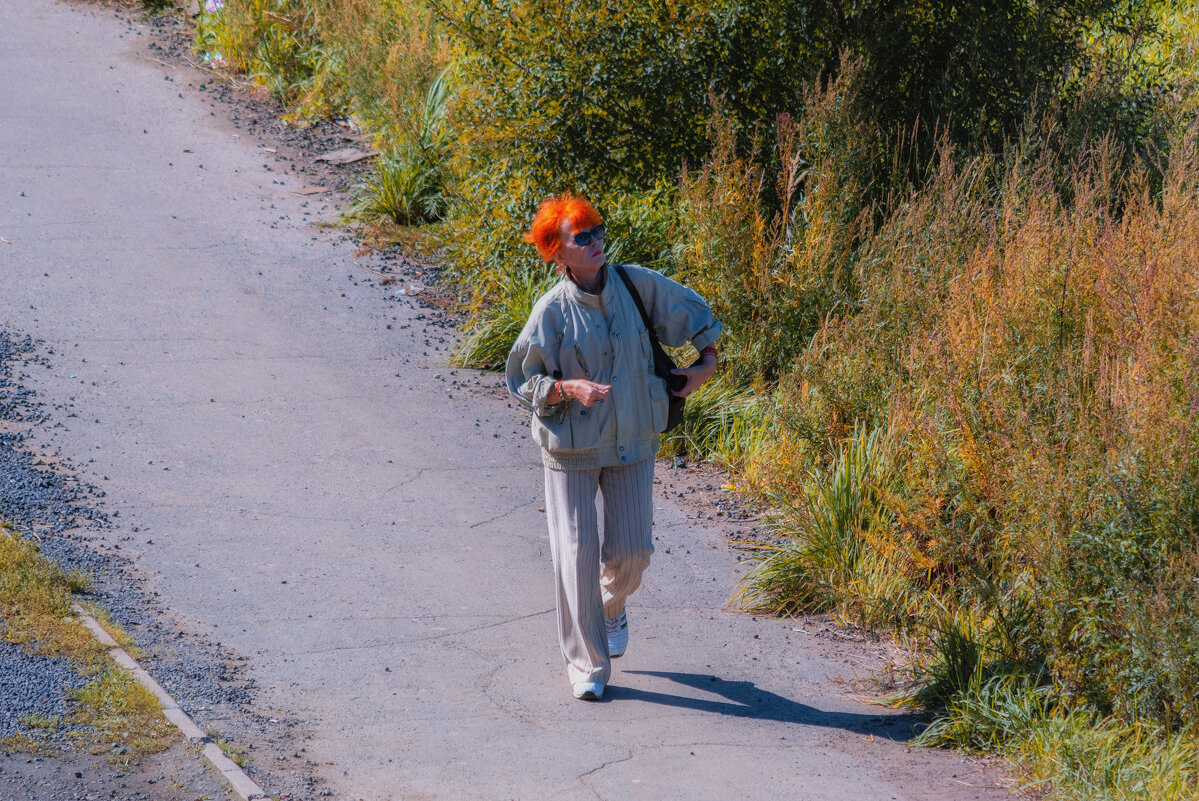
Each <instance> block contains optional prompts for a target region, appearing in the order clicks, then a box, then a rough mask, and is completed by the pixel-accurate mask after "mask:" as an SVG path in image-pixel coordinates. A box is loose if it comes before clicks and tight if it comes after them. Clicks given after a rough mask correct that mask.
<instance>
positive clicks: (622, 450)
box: [617, 445, 624, 453]
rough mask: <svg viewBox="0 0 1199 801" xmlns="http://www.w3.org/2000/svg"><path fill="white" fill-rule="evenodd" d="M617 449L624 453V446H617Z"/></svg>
mask: <svg viewBox="0 0 1199 801" xmlns="http://www.w3.org/2000/svg"><path fill="white" fill-rule="evenodd" d="M617 450H618V451H620V452H621V453H624V446H623V445H621V446H620V447H619V448H617Z"/></svg>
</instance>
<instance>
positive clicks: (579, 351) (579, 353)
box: [575, 342, 591, 381]
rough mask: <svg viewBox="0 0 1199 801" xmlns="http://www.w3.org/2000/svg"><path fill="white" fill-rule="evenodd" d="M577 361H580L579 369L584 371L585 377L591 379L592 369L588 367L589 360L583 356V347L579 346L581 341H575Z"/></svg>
mask: <svg viewBox="0 0 1199 801" xmlns="http://www.w3.org/2000/svg"><path fill="white" fill-rule="evenodd" d="M575 361H577V362H578V363H579V370H581V371H582V373H583V378H586V379H587V380H588V381H590V380H591V371H590V370H588V369H587V360H586V359H585V358H583V349H582V348H581V347H579V343H577V342H576V343H575Z"/></svg>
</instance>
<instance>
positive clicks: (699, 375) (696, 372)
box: [670, 353, 716, 398]
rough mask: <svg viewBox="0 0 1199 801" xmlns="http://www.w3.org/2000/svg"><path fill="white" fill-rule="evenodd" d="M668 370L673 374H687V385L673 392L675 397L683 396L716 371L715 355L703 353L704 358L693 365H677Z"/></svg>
mask: <svg viewBox="0 0 1199 801" xmlns="http://www.w3.org/2000/svg"><path fill="white" fill-rule="evenodd" d="M670 372H672V373H674V374H675V375H685V376H687V385H686V386H685V387H683V388H682V389H680V390H679V391H678V392H675V393H673V394H674V395H675V397H678V398H685V397H687V396H688V395H690V394H691V393H692V392H695V390H697V389H699V388H700V386H701V385H702V384H703V383H704V382H705V381H707V380H708V379H709V378H711V377H712V374H713V373H715V372H716V357H715V356H713V355H712V354H710V353H709V354H705V355H704V360H703V361H702V362H700V363H699V364H697V365H696V366H694V367H679V368H676V369H674V370H671V371H670Z"/></svg>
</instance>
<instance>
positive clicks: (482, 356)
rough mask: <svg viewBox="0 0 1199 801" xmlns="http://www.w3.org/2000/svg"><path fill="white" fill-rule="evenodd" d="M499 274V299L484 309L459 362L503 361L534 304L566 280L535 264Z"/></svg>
mask: <svg viewBox="0 0 1199 801" xmlns="http://www.w3.org/2000/svg"><path fill="white" fill-rule="evenodd" d="M522 267H523V268H522V269H520V270H514V271H512V272H509V273H505V274H503V275H501V276H498V279H497V281H498V285H497V286H494V287H492V289H493V291H494V293H495V294H494V297H495V298H496V299H497V302H496V303H495V304H494V305H491V306H488V307H486V308H484V309H481V310H480V313H479V315H478V316H477V317H476V318H475V320H474V321H473V323H472V326H473V327H472V328H471V330H470V331H469V333H468V334H467V337H466V340H465V341H464V342H463V343H462V347H461V349H460V350H459V351H458V353H457V355H456V356H455V362H456V363H457V364H464V365H470V366H474V367H494V366H498V365H501V364H503V363H504V362H505V361H506V360H507V358H508V351H509V350H510V349H511V347H512V343H513V342H515V341H516V337H517V335H518V334H520V330H521V329H522V328H524V326H525V322H526V321H527V320H528V319H529V314H530V313H531V312H532V311H533V304H534V303H536V302H537V299H538V298H540V297H541V296H542V295H544V294H545V293H546V292H547V291H549V289H550V288H551V287H553V286H554V285H555V284H557V283H558V281H560V280H562V279H561V278H560V277H559V276H558V275H557V274H556V273H554V272H553V271H552V270H550V269H549V268H547V267H545V266H543V265H540V264H537V263H533V264H527V263H526V264H525V265H522Z"/></svg>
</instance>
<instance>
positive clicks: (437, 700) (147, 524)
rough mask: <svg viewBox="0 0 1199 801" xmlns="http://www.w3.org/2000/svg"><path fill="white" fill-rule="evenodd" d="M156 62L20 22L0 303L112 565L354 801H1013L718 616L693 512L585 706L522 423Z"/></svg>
mask: <svg viewBox="0 0 1199 801" xmlns="http://www.w3.org/2000/svg"><path fill="white" fill-rule="evenodd" d="M148 38H149V34H148V33H146V34H144V35H143V34H142V33H141V32H139V31H138V30H130V29H129V28H128V27H127V26H126V25H125V24H124V23H123V22H121V21H120V19H119V18H117V17H114V14H113V12H112V11H107V10H103V9H88V8H80V7H74V6H68V5H63V4H59V3H55V2H53V1H52V0H0V75H4V76H5V81H4V82H5V85H6V87H7V90H8V91H6V92H5V98H4V102H3V104H2V105H0V170H2V173H0V175H2V176H3V177H2V179H0V238H3V239H5V240H8V242H4V243H0V297H3V299H4V310H5V314H6V315H7V317H8V322H9V323H10V324H11V325H12V326H13V327H14V328H16V329H19V330H22V331H25V332H28V333H30V334H32V335H33V336H34V337H38V338H41V339H43V340H45V341H46V343H47V346H48V347H51V348H53V350H54V351H55V354H54V355H53V356H52V357H51V359H50V361H51V369H48V370H44V371H41V372H38V373H34V374H33V375H32V376H31V378H30V380H31V382H32V384H33V386H34V387H35V389H36V390H37V391H38V392H39V393H40V395H41V396H42V398H43V399H44V400H46V401H48V402H50V403H67V402H73V403H74V408H75V409H76V411H77V413H78V415H79V416H78V418H72V419H69V420H66V421H65V422H66V423H67V425H66V427H65V428H64V429H58V430H56V431H54V432H53V433H52V434H50V433H47V434H46V436H45V439H44V446H45V447H46V448H47V449H52V450H61V451H62V452H63V454H64V455H65V456H66V457H68V458H69V459H71V460H72V461H73V463H74V464H76V465H77V466H79V468H80V469H81V471H82V473H83V474H84V475H83V477H84V478H85V479H86V480H90V481H93V482H94V483H96V484H97V485H99V486H101V487H103V488H104V489H105V491H106V492H107V499H106V500H107V502H108V504H109V508H110V510H111V511H112V513H114V514H116V513H119V515H117V516H116V517H114V522H115V523H116V525H114V526H113V527H112V528H111V529H110V530H107V531H105V532H104V534H103V536H104V537H105V538H108V539H109V540H110V544H117V543H119V544H120V546H121V548H122V553H124V554H126V555H129V556H131V557H132V558H133V559H134V564H135V565H136V566H137V567H138V568H139V569H140V570H142V571H143V572H144V573H145V574H146V575H147V576H148V577H149V586H150V587H151V588H152V589H153V590H154V591H156V592H158V593H159V598H160V599H161V600H162V601H163V602H164V604H165V605H166V607H167V608H169V609H170V610H171V612H172V614H173V615H175V616H176V618H177V620H178V621H180V622H182V623H183V624H184V625H186V626H188V627H190V628H191V629H192V630H194V631H197V632H201V633H204V634H206V635H208V636H210V637H213V638H215V639H218V640H219V641H220V642H221V644H222V646H223V647H225V648H229V649H232V650H233V651H234V652H235V653H238V654H240V655H242V656H244V657H246V658H247V660H248V661H247V663H246V664H247V670H248V671H249V674H250V676H251V677H252V678H253V679H254V680H255V681H256V684H257V686H258V693H257V696H256V700H257V704H258V706H259V708H260V710H261V711H262V712H263V714H278V716H279V718H280V719H286V718H296V719H300V720H303V721H305V722H306V724H307V727H308V729H309V730H310V732H311V737H310V739H309V740H308V741H307V742H306V743H305V744H304V747H305V748H306V749H307V750H306V752H305V754H306V757H307V760H308V761H309V762H310V763H311V764H312V765H313V766H315V769H316V770H317V771H318V772H319V773H320V774H321V776H322V778H323V779H324V780H325V781H326V782H327V784H326V785H325V786H326V787H327V788H329V789H330V790H331V791H332V793H333V795H334V797H337V798H353V799H357V798H366V799H401V798H405V799H417V798H420V799H432V798H438V799H465V798H471V799H544V798H554V799H564V800H565V799H594V798H611V799H615V798H622V799H655V800H661V799H688V801H700V800H701V799H714V800H722V799H730V798H741V799H759V798H760V799H779V798H788V799H800V798H811V799H862V798H869V799H973V798H984V799H998V798H1003V797H1005V795H1006V794H1005V792H1004V791H1002V790H1001V789H998V788H996V787H995V779H996V777H995V776H994V775H991V774H989V773H986V772H984V771H983V770H981V769H980V768H979V767H978V765H977V764H975V763H968V762H964V761H963V760H962V758H960V757H959V756H957V755H955V754H951V753H945V752H930V751H922V750H911V749H908V748H907V747H906V746H905V745H904V743H903V741H904V739H905V738H906V737H907V736H908V735H909V734H910V732H911V727H912V725H913V719H912V718H910V717H907V716H904V715H899V714H895V713H894V712H891V711H889V710H884V709H880V708H878V707H871V706H866V705H863V704H860V703H857V702H855V701H853V700H850V699H849V698H847V697H845V695H844V694H843V692H842V690H841V689H840V688H839V687H838V686H837V685H835V684H833V683H832V682H831V681H830V680H831V679H832V678H833V677H836V676H838V675H841V674H848V673H850V672H852V670H853V669H854V668H855V667H860V666H863V665H866V664H867V663H869V661H870V660H871V659H872V658H873V652H872V651H871V650H870V649H868V648H865V647H863V646H860V645H856V644H851V643H841V642H836V641H827V642H826V641H825V640H824V639H820V638H816V637H814V636H812V635H811V634H809V633H805V632H800V631H797V630H796V628H797V627H796V626H794V624H791V623H788V622H784V621H777V620H764V619H753V618H751V617H749V616H745V615H736V614H730V613H727V612H724V611H722V608H723V606H724V603H725V601H726V600H727V598H728V595H729V592H730V589H731V586H732V584H733V582H734V581H735V579H736V575H737V573H736V562H735V559H734V557H733V556H732V555H730V554H729V553H728V552H727V549H725V548H724V547H723V546H722V544H721V543H722V542H723V538H722V535H721V531H720V529H719V528H718V527H716V526H713V525H698V524H697V523H696V521H694V520H693V519H689V517H688V513H687V512H686V511H684V510H683V509H682V508H680V507H678V506H676V505H674V503H673V502H672V501H671V500H670V499H669V498H667V496H666V493H665V490H663V492H662V497H661V498H660V500H659V503H658V506H657V510H658V511H657V521H658V525H657V545H658V554H657V555H656V557H655V560H654V565H653V566H652V567H651V569H650V571H649V573H648V574H647V578H646V584H645V587H644V589H643V590H642V592H640V593H639V594H638V596H637V597H636V598H635V604H633V605H632V606H631V607H630V620H631V625H632V639H631V642H630V646H629V652H628V655H627V656H626V657H624V658H623V659H621V660H620V661H619V662H618V663H617V667H618V670H617V672H616V673H615V676H614V679H613V686H612V688H611V691H610V695H609V696H608V697H606V698H605V701H604V702H603V703H598V704H583V703H579V702H577V701H574V700H573V699H571V698H570V694H569V687H568V684H567V682H566V678H565V671H564V670H563V668H562V666H561V664H560V659H559V656H558V654H557V649H556V644H555V640H554V633H553V619H552V616H551V615H550V613H549V611H550V609H551V607H552V604H553V600H552V595H551V583H550V580H551V577H550V571H549V553H548V547H547V539H546V535H545V531H544V519H543V514H542V512H541V509H540V507H541V506H542V505H543V503H542V489H541V467H540V465H539V462H538V459H537V455H536V453H535V452H534V450H533V448H532V446H531V444H530V443H529V441H528V437H527V434H526V426H525V423H524V421H523V418H522V415H521V414H520V413H519V412H518V411H517V410H516V409H513V408H511V407H510V406H508V405H507V404H506V403H504V402H503V401H496V400H495V399H494V397H487V396H486V395H484V394H480V393H476V392H472V391H469V390H468V388H467V387H463V386H461V384H464V383H467V384H470V383H475V382H481V383H483V384H494V383H496V379H495V378H493V377H478V376H476V375H475V374H473V373H470V372H468V371H461V370H460V371H456V372H452V371H450V370H449V369H447V367H446V366H445V362H446V360H447V358H448V346H447V345H445V344H443V343H442V342H441V341H440V338H441V337H443V336H444V332H443V331H442V330H441V329H437V328H428V327H426V320H425V319H423V312H422V311H421V310H420V309H419V308H417V307H416V306H414V305H413V304H412V302H411V300H410V299H409V298H407V297H403V296H399V297H397V296H396V294H395V292H394V290H393V289H383V288H381V287H379V286H377V285H375V284H373V283H372V282H370V281H368V280H365V277H366V276H368V275H369V273H366V272H365V271H363V270H360V269H358V268H357V267H356V266H355V264H354V256H353V251H354V246H353V244H352V243H350V242H347V241H345V239H344V237H342V236H341V235H339V234H337V233H332V232H330V230H329V229H327V228H319V227H317V226H316V223H317V222H319V221H325V220H330V219H332V218H333V210H332V209H329V208H326V207H325V206H324V205H322V203H321V201H319V200H314V199H313V198H312V197H309V196H304V195H298V194H295V193H294V192H293V190H295V189H297V188H299V187H300V186H301V185H303V184H304V183H306V180H307V179H304V178H301V177H299V176H297V175H293V174H292V173H291V172H290V171H287V170H286V167H285V165H284V166H283V167H281V166H280V165H279V164H278V163H277V162H275V161H273V160H272V159H271V158H270V157H269V156H268V155H266V154H265V153H264V146H263V143H262V142H259V141H255V140H254V139H253V137H250V136H247V135H244V134H238V135H236V136H235V134H237V131H236V130H235V129H233V128H232V127H231V126H230V125H229V123H228V121H227V120H225V119H224V118H223V116H222V114H221V113H220V112H219V111H218V110H217V108H216V107H215V106H212V105H211V104H210V101H209V99H207V98H206V97H205V96H204V95H202V94H200V93H198V92H196V91H194V90H192V89H191V85H195V84H198V83H200V82H201V81H202V80H203V78H202V76H201V75H200V74H199V73H197V72H193V71H191V70H181V69H177V68H174V67H169V66H164V65H163V64H162V62H161V61H159V60H157V59H156V58H154V57H153V56H152V53H151V52H149V51H148V48H147V40H148ZM455 382H457V383H455ZM662 472H663V473H666V472H668V471H666V470H662ZM705 523H706V521H705ZM199 717H201V719H202V718H203V716H202V715H200V716H199ZM202 722H203V720H202ZM280 725H282V724H280ZM250 752H251V754H252V755H255V756H256V757H257V763H256V764H257V765H258V767H257V768H255V769H252V772H253V771H254V770H258V772H259V775H267V776H268V777H269V774H270V771H269V770H267V768H268V767H271V766H273V765H274V763H275V762H276V761H281V762H285V761H286V760H285V759H284V757H290V755H289V754H276V753H274V752H272V753H270V754H269V755H268V754H266V753H260V754H256V753H255V750H254V748H250ZM268 756H269V760H270V762H271V765H269V766H268V765H267V764H266V763H267V762H268ZM296 756H297V758H298V757H299V753H298V752H297V754H296ZM272 769H274V768H273V767H272Z"/></svg>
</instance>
